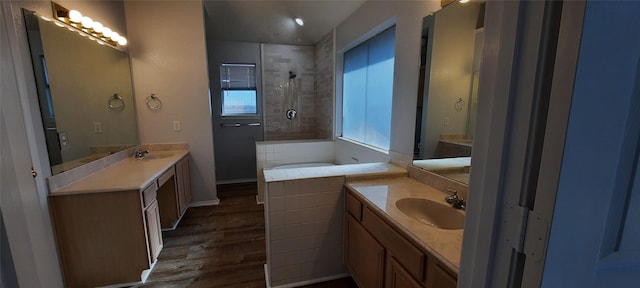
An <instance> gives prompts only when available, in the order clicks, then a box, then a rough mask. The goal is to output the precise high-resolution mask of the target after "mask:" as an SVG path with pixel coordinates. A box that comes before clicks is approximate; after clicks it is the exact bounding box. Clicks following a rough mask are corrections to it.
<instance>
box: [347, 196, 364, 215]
mask: <svg viewBox="0 0 640 288" xmlns="http://www.w3.org/2000/svg"><path fill="white" fill-rule="evenodd" d="M346 206H347V212H349V214H351V216H353V218H356V220H358V222H360V221H362V203H361V202H360V201H359V200H358V199H356V197H354V196H353V195H351V192H347V199H346Z"/></svg>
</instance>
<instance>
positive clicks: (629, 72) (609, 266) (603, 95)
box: [542, 1, 640, 288]
mask: <svg viewBox="0 0 640 288" xmlns="http://www.w3.org/2000/svg"><path fill="white" fill-rule="evenodd" d="M639 16H640V3H638V2H633V1H606V2H605V1H588V2H587V6H586V14H585V20H584V26H583V33H582V43H581V48H580V56H579V59H578V68H577V71H576V81H575V86H574V93H573V100H572V106H571V114H570V119H569V126H568V131H567V135H566V144H565V152H564V157H563V162H562V168H561V174H560V175H561V176H560V181H559V186H558V192H557V198H556V204H555V210H554V215H553V221H552V223H551V234H550V238H549V246H548V248H547V257H546V262H545V267H544V274H543V282H542V283H543V285H542V286H543V287H612V288H613V287H615V288H623V287H639V286H640V169H639V168H640V167H639V166H638V165H639V164H640V161H639V160H640V62H639V60H640V28H639V27H640V26H638V25H637V23H638V17H639Z"/></svg>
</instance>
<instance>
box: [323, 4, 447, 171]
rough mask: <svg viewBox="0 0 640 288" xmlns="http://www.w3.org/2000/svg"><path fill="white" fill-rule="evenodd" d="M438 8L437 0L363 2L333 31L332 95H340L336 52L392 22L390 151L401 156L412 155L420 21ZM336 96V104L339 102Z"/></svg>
mask: <svg viewBox="0 0 640 288" xmlns="http://www.w3.org/2000/svg"><path fill="white" fill-rule="evenodd" d="M438 9H440V1H367V2H366V3H365V4H364V5H362V7H360V9H358V10H357V11H356V12H355V13H353V14H352V15H351V16H350V17H349V18H347V19H346V20H345V21H344V22H342V23H341V24H340V25H339V26H338V27H337V28H336V50H337V51H339V53H338V58H337V60H338V61H337V63H336V66H337V67H336V70H337V72H338V73H336V78H337V79H336V80H337V84H338V85H337V87H336V89H337V91H336V94H338V95H340V94H341V89H342V87H341V71H342V68H341V66H342V62H341V55H340V52H344V51H345V49H348V48H351V47H353V46H355V45H357V44H358V43H360V42H362V41H363V40H366V39H367V38H369V37H371V36H373V35H375V31H376V30H377V32H381V31H382V29H383V28H384V27H381V25H382V26H385V25H386V27H389V26H390V25H391V24H393V23H395V25H396V45H395V53H396V54H395V66H394V81H393V83H394V85H393V108H392V109H393V110H392V114H391V145H390V150H391V151H395V152H398V153H401V154H403V155H412V154H413V138H414V127H415V117H416V113H415V111H416V99H417V95H418V78H419V73H420V39H421V32H422V18H423V17H424V16H426V15H428V14H430V13H431V12H433V11H436V10H438ZM372 30H373V31H374V32H373V33H372ZM340 97H341V96H339V97H338V99H337V101H341V100H340V99H341V98H340ZM337 113H341V111H337ZM338 118H340V115H338ZM338 125H339V124H338ZM364 149H366V148H364ZM364 160H365V161H366V159H364ZM361 161H363V160H362V159H361Z"/></svg>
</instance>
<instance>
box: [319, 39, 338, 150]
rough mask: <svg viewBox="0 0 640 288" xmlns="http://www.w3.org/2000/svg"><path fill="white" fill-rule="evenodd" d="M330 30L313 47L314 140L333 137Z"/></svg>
mask: <svg viewBox="0 0 640 288" xmlns="http://www.w3.org/2000/svg"><path fill="white" fill-rule="evenodd" d="M334 31H335V30H332V31H331V32H329V33H328V34H327V35H325V36H324V37H322V39H321V40H320V41H319V42H318V43H317V44H316V45H315V53H314V56H315V72H316V75H315V76H316V77H315V80H316V82H315V94H316V98H315V111H316V138H319V139H331V138H332V137H333V99H334V96H333V94H334V89H333V87H334V74H333V73H334V69H333V66H334V56H335V53H334V52H333V51H334V50H333V34H334Z"/></svg>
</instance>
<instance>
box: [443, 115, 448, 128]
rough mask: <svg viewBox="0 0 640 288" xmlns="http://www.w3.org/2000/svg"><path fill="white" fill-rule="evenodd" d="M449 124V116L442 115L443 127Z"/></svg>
mask: <svg viewBox="0 0 640 288" xmlns="http://www.w3.org/2000/svg"><path fill="white" fill-rule="evenodd" d="M447 126H449V117H444V127H447Z"/></svg>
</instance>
